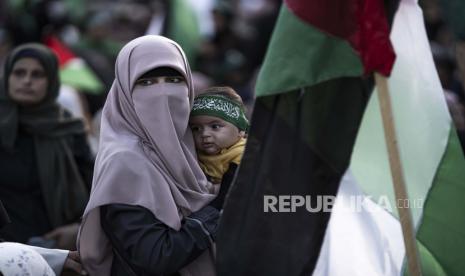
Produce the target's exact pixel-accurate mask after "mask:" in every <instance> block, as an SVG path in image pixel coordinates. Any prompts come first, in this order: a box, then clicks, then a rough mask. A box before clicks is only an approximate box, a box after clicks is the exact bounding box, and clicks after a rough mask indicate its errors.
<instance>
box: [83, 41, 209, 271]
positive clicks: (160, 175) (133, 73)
mask: <svg viewBox="0 0 465 276" xmlns="http://www.w3.org/2000/svg"><path fill="white" fill-rule="evenodd" d="M158 67H170V68H173V69H175V70H177V71H179V72H180V73H181V74H182V75H183V76H184V78H185V80H186V82H185V83H162V84H157V85H150V86H135V82H136V80H137V79H138V78H139V77H141V76H142V75H143V74H144V73H146V72H148V71H150V70H152V69H154V68H158ZM186 83H187V85H186ZM192 100H193V90H192V78H191V72H190V68H189V65H188V63H187V60H186V57H185V55H184V53H183V51H182V49H181V48H180V47H179V45H178V44H176V43H175V42H174V41H172V40H169V39H167V38H165V37H161V36H154V35H150V36H143V37H140V38H137V39H134V40H133V41H131V42H129V43H128V44H127V45H126V46H124V48H123V49H122V50H121V52H120V53H119V55H118V58H117V61H116V78H115V81H114V82H113V85H112V87H111V89H110V92H109V94H108V98H107V101H106V103H105V106H104V108H103V114H102V123H101V136H100V148H99V153H98V155H97V160H96V163H95V170H94V178H93V184H92V192H91V196H90V200H89V203H88V205H87V208H86V210H85V212H84V217H83V221H82V225H81V229H80V235H79V238H78V248H79V252H80V254H81V259H82V261H83V264H84V267H85V268H86V269H87V271H89V272H90V273H91V275H110V269H111V262H112V258H113V254H112V250H111V244H110V243H109V242H108V240H107V237H106V235H105V234H104V232H103V230H102V229H101V226H100V211H99V207H100V206H102V205H105V204H111V203H115V204H130V205H138V206H143V207H145V208H147V209H148V210H150V211H151V212H152V213H153V214H154V215H155V217H157V219H159V220H161V221H162V222H163V223H165V224H166V225H168V226H169V227H171V228H173V229H175V230H179V229H180V227H181V220H182V219H183V217H185V216H187V215H189V214H190V213H191V212H195V211H197V210H199V209H201V208H202V207H203V206H205V205H206V204H208V203H209V202H210V201H211V200H212V199H213V198H214V197H215V195H214V192H213V187H212V185H211V184H210V183H209V182H208V181H207V180H206V178H205V176H204V174H203V172H202V171H201V169H200V167H199V165H198V163H197V158H196V155H195V149H194V142H193V138H192V134H191V131H190V129H189V127H188V119H189V112H190V108H191V105H192ZM199 259H201V260H197V261H194V262H193V263H192V264H191V265H190V266H192V267H196V269H189V267H187V268H185V269H183V271H184V272H186V273H183V274H185V275H205V272H207V271H208V270H211V271H213V269H212V268H213V262H212V258H211V256H209V254H208V252H206V253H204V254H203V255H202V256H201V258H199ZM199 268H200V269H201V270H203V271H205V272H200V273H197V272H196V270H197V269H199ZM207 275H208V273H207Z"/></svg>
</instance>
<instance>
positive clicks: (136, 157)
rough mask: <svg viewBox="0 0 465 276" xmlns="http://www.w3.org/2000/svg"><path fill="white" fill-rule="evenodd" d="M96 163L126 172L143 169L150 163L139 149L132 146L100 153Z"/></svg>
mask: <svg viewBox="0 0 465 276" xmlns="http://www.w3.org/2000/svg"><path fill="white" fill-rule="evenodd" d="M98 159H100V160H98V161H100V162H103V163H105V164H107V165H108V166H109V167H111V168H120V169H122V170H128V169H132V168H136V169H137V168H139V169H143V168H145V167H146V166H148V165H149V163H150V161H149V160H148V159H147V157H146V156H145V155H144V154H143V152H142V151H141V150H140V149H137V148H136V147H135V146H133V145H119V146H118V147H116V148H113V149H111V151H107V152H106V153H105V152H102V156H100V157H98Z"/></svg>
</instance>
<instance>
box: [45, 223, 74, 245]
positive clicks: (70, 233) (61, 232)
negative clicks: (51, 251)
mask: <svg viewBox="0 0 465 276" xmlns="http://www.w3.org/2000/svg"><path fill="white" fill-rule="evenodd" d="M78 231H79V224H78V223H72V224H68V225H64V226H60V227H57V228H55V229H54V230H52V231H50V232H48V233H47V234H45V235H44V238H46V239H53V240H55V241H56V242H57V243H56V247H57V248H60V249H67V250H76V239H77V233H78Z"/></svg>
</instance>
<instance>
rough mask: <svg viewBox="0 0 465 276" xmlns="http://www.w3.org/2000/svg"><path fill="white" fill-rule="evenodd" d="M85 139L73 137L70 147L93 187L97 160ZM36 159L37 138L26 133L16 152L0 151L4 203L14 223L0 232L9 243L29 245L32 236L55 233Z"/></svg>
mask: <svg viewBox="0 0 465 276" xmlns="http://www.w3.org/2000/svg"><path fill="white" fill-rule="evenodd" d="M85 139H86V138H85V136H84V135H74V136H70V140H72V141H70V145H71V146H70V148H71V149H72V151H73V155H74V157H75V161H76V165H77V166H78V169H79V171H80V172H81V175H82V177H83V180H84V182H85V183H86V184H87V185H89V186H90V183H91V180H92V170H93V158H92V155H91V152H90V149H89V147H88V144H87V142H86V140H85ZM36 160H37V158H36V153H35V149H34V142H33V137H32V136H31V135H29V134H26V133H24V132H22V131H19V133H18V137H17V140H16V144H15V147H14V151H13V152H9V151H5V150H4V149H3V148H0V175H1V178H0V201H2V202H3V204H4V206H5V209H6V210H7V212H8V214H9V216H10V219H11V222H12V223H10V224H8V225H6V226H5V227H4V228H3V229H1V230H0V236H1V237H2V238H4V239H5V240H6V241H13V242H21V243H26V242H27V240H28V239H29V238H30V237H33V236H41V235H43V234H45V233H47V232H48V231H51V230H52V225H51V223H50V220H49V218H48V215H47V211H46V207H45V204H44V198H43V196H42V193H43V192H42V189H41V185H40V182H39V176H38V168H37V164H36ZM78 219H79V217H76V218H75V220H78ZM71 222H72V221H70V223H71Z"/></svg>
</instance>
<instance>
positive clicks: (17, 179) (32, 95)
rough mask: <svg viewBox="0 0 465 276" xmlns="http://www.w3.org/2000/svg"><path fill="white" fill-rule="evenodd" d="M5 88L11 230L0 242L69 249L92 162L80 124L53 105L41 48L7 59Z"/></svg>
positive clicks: (4, 165) (2, 196)
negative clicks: (3, 240)
mask: <svg viewBox="0 0 465 276" xmlns="http://www.w3.org/2000/svg"><path fill="white" fill-rule="evenodd" d="M2 82H3V83H2V89H0V175H1V178H0V200H1V201H2V202H3V204H4V206H5V208H6V210H7V211H8V213H9V216H10V218H11V221H12V223H11V224H9V225H7V226H5V227H4V228H3V229H2V230H1V231H0V236H1V237H2V238H4V239H5V240H6V241H14V242H21V243H29V244H33V245H38V246H44V247H58V248H63V249H73V248H75V238H76V234H77V230H78V227H79V226H78V223H77V221H78V220H79V218H80V216H81V215H82V212H83V210H84V208H85V205H86V203H87V200H88V186H90V182H91V177H92V169H93V161H92V157H91V154H90V150H89V146H88V144H87V141H86V136H85V132H84V126H83V123H82V122H81V121H80V120H76V119H71V117H70V115H69V113H68V112H66V111H65V110H64V109H63V108H61V107H60V106H59V105H58V104H57V103H56V98H57V96H58V90H59V86H60V82H59V79H58V62H57V58H56V56H55V54H54V53H53V52H52V51H50V50H49V49H48V48H46V47H44V46H42V45H40V44H24V45H22V46H19V47H17V48H15V49H13V51H12V52H11V53H10V54H9V55H8V56H7V58H6V61H5V65H4V72H3V80H2ZM86 185H88V186H87V187H86Z"/></svg>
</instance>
